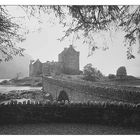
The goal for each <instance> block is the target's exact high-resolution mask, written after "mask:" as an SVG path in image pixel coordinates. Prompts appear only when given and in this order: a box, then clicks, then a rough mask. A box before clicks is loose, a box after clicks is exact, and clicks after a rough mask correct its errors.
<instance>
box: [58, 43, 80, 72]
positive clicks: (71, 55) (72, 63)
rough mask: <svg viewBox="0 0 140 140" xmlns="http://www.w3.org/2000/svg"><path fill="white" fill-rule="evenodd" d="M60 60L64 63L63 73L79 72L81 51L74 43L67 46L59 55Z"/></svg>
mask: <svg viewBox="0 0 140 140" xmlns="http://www.w3.org/2000/svg"><path fill="white" fill-rule="evenodd" d="M58 60H59V62H60V63H62V64H63V73H65V74H78V73H79V52H77V51H76V50H75V49H74V48H73V46H72V45H70V47H69V48H65V49H64V50H63V51H62V52H61V53H60V54H59V55H58Z"/></svg>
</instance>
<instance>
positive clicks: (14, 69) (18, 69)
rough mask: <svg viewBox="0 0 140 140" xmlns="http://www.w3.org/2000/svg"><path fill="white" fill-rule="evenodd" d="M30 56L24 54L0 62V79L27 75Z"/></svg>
mask: <svg viewBox="0 0 140 140" xmlns="http://www.w3.org/2000/svg"><path fill="white" fill-rule="evenodd" d="M30 60H31V56H30V55H28V54H24V56H23V57H22V56H15V57H14V58H13V59H12V60H10V61H8V62H1V63H0V79H11V78H14V77H16V76H17V73H19V76H20V77H26V76H28V75H29V63H30Z"/></svg>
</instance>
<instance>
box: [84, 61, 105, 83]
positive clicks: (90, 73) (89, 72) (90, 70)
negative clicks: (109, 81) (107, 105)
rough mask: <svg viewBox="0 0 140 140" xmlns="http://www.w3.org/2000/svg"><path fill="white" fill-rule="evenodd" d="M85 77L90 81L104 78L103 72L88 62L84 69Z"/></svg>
mask: <svg viewBox="0 0 140 140" xmlns="http://www.w3.org/2000/svg"><path fill="white" fill-rule="evenodd" d="M83 74H84V79H85V80H89V81H97V80H101V79H103V78H104V76H103V74H102V73H101V72H100V71H99V70H97V69H96V68H94V67H93V66H92V64H87V65H86V66H85V67H84V70H83Z"/></svg>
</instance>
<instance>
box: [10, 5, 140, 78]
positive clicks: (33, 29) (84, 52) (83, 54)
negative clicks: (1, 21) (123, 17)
mask: <svg viewBox="0 0 140 140" xmlns="http://www.w3.org/2000/svg"><path fill="white" fill-rule="evenodd" d="M9 11H10V12H11V15H13V16H16V17H18V16H23V15H25V13H24V12H23V11H22V10H21V9H20V8H19V7H9ZM17 11H18V12H17ZM53 19H55V17H54V16H52V15H48V14H42V15H41V16H40V18H39V20H40V22H41V23H40V24H39V23H38V19H37V18H30V19H28V17H25V18H23V19H19V21H20V22H23V25H24V26H26V28H28V29H29V31H30V32H29V34H28V35H27V38H26V40H25V41H24V42H23V43H21V44H19V46H20V47H23V48H25V49H26V53H28V54H30V55H31V56H32V57H33V59H37V58H39V59H40V60H41V61H42V62H45V61H52V60H54V61H57V60H58V54H59V53H60V52H61V51H62V50H63V49H64V48H65V47H69V45H71V44H73V45H74V47H75V49H76V50H77V51H80V69H81V70H82V69H83V66H85V65H86V64H87V63H92V64H93V66H94V67H97V69H99V70H101V72H102V73H103V74H105V75H107V74H109V73H114V74H115V73H116V70H117V68H118V67H120V66H126V68H127V73H128V74H131V75H134V76H140V54H138V53H137V51H138V50H137V49H136V50H134V54H135V56H136V58H135V59H132V60H127V57H126V47H125V46H124V42H123V41H124V38H123V36H124V34H123V32H122V31H116V32H115V31H114V30H112V31H111V32H108V33H105V32H101V33H100V34H97V33H95V34H94V35H93V37H94V40H95V42H96V45H97V46H98V47H101V48H102V47H103V46H105V47H109V49H107V50H106V51H103V50H102V49H98V50H96V51H95V52H94V53H93V55H92V56H90V57H88V53H89V48H88V46H87V45H85V44H82V41H80V40H77V41H76V40H74V41H73V39H72V37H69V38H67V39H66V40H64V41H63V42H60V41H59V40H58V38H60V37H62V36H63V35H64V33H63V31H64V27H63V26H62V25H61V24H59V22H58V21H57V19H56V20H55V22H54V23H53ZM69 20H70V19H69ZM135 48H138V43H137V44H136V45H135Z"/></svg>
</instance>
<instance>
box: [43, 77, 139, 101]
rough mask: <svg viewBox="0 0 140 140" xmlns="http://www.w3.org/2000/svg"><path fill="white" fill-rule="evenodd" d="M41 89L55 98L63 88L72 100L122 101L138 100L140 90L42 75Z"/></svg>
mask: <svg viewBox="0 0 140 140" xmlns="http://www.w3.org/2000/svg"><path fill="white" fill-rule="evenodd" d="M43 89H44V91H45V92H46V93H50V94H51V95H52V97H53V99H55V100H57V98H58V96H59V93H60V92H61V91H62V90H63V91H65V92H66V93H67V95H68V97H69V100H70V101H74V102H79V101H81V102H87V101H98V100H99V101H104V100H105V101H113V100H115V101H124V102H131V103H139V102H140V91H137V90H131V89H129V90H128V89H121V88H112V87H103V86H100V85H99V86H97V85H89V84H86V82H83V83H82V82H78V81H72V80H69V81H68V80H63V79H56V78H55V79H54V78H49V77H43Z"/></svg>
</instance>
